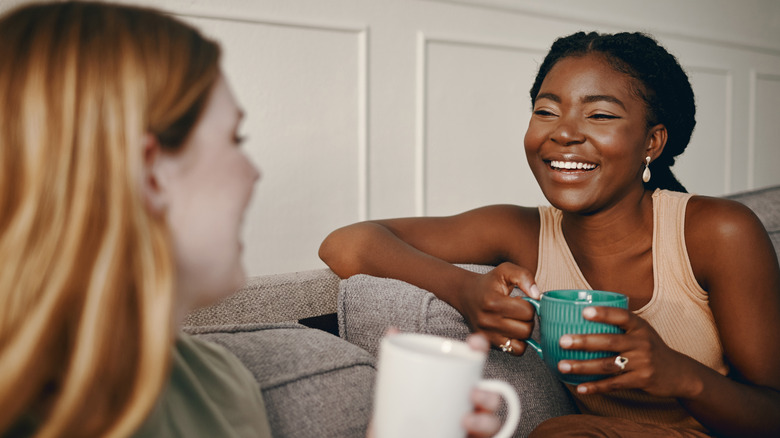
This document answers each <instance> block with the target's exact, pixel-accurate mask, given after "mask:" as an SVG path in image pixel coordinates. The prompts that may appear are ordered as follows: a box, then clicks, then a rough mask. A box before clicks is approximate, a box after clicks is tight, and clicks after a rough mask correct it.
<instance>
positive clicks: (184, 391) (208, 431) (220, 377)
mask: <svg viewBox="0 0 780 438" xmlns="http://www.w3.org/2000/svg"><path fill="white" fill-rule="evenodd" d="M171 368H172V369H171V377H170V379H169V381H168V383H167V385H166V386H165V387H164V388H163V390H162V392H161V394H160V398H159V399H158V401H157V403H156V404H155V406H154V408H153V410H152V412H151V413H150V415H149V417H148V418H147V419H146V420H145V422H144V424H143V425H142V426H141V428H140V429H138V431H137V432H136V433H135V435H134V436H135V437H188V438H189V437H195V438H197V437H209V438H211V437H220V438H232V437H236V438H238V437H252V438H258V437H263V438H265V437H270V436H271V431H270V428H269V425H268V419H267V418H266V411H265V404H264V403H263V396H262V394H261V393H260V388H259V387H258V385H257V382H256V381H255V379H254V377H253V376H252V374H251V373H250V372H249V370H248V369H246V368H245V367H244V365H243V364H242V363H241V362H240V361H239V360H238V358H236V357H235V356H233V354H232V353H230V352H229V351H227V350H226V349H225V348H223V347H221V346H219V345H215V344H212V343H209V342H206V341H203V340H200V339H197V338H195V337H192V336H189V335H187V334H184V333H182V334H180V335H179V338H178V339H177V340H176V344H175V346H174V349H173V363H172V367H171Z"/></svg>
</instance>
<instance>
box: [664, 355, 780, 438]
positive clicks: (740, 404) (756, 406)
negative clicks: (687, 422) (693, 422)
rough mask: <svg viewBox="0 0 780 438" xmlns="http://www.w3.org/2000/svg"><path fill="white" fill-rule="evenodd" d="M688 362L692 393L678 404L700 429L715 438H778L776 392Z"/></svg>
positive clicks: (779, 416) (779, 412) (779, 421)
mask: <svg viewBox="0 0 780 438" xmlns="http://www.w3.org/2000/svg"><path fill="white" fill-rule="evenodd" d="M689 359H690V358H689ZM690 362H692V363H691V364H690V365H691V368H692V369H691V372H692V373H693V375H695V376H696V377H695V379H694V382H692V386H693V388H695V390H694V391H693V393H692V394H690V395H687V396H686V397H681V398H678V400H679V401H680V403H681V404H682V405H683V406H684V407H685V408H686V409H687V410H688V412H690V414H691V415H692V416H693V417H694V418H696V419H697V420H698V421H699V422H700V423H702V425H704V426H705V427H707V428H708V429H709V430H710V431H712V432H714V433H715V434H716V435H718V436H734V437H743V436H771V437H776V436H780V392H778V391H775V390H773V389H770V388H766V387H760V386H755V385H749V384H745V383H741V382H738V381H736V380H734V379H732V378H730V377H727V376H723V375H721V374H719V373H718V372H716V371H715V370H713V369H711V368H708V367H706V366H704V365H702V364H701V363H699V362H696V361H695V360H693V359H690Z"/></svg>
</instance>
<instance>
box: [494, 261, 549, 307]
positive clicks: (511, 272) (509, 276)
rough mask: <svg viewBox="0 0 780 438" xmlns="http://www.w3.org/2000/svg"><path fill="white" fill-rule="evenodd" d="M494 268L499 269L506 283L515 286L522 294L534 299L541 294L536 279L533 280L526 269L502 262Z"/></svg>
mask: <svg viewBox="0 0 780 438" xmlns="http://www.w3.org/2000/svg"><path fill="white" fill-rule="evenodd" d="M496 269H500V273H501V276H502V278H503V279H504V282H505V283H506V284H507V285H512V286H516V287H517V288H519V289H520V290H521V291H523V293H524V294H526V295H527V296H529V297H531V298H533V299H535V300H538V299H539V298H540V297H541V296H542V293H541V291H540V290H539V287H538V286H537V285H536V281H534V276H533V274H532V273H531V271H529V270H528V269H526V268H523V267H520V266H517V265H515V264H513V263H502V264H501V265H499V266H498V267H497V268H496Z"/></svg>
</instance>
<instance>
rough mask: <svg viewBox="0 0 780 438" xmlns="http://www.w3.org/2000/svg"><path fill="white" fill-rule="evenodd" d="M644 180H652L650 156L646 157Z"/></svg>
mask: <svg viewBox="0 0 780 438" xmlns="http://www.w3.org/2000/svg"><path fill="white" fill-rule="evenodd" d="M642 181H644V182H649V181H650V157H649V156H648V157H647V158H645V171H644V172H642Z"/></svg>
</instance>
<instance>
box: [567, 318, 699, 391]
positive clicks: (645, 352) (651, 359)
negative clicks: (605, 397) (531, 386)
mask: <svg viewBox="0 0 780 438" xmlns="http://www.w3.org/2000/svg"><path fill="white" fill-rule="evenodd" d="M582 314H583V316H584V317H585V319H587V320H590V321H594V322H601V323H606V324H612V325H616V326H618V327H620V328H622V329H623V330H625V334H621V335H615V334H604V335H564V336H561V339H560V341H559V342H560V346H561V348H564V349H567V350H585V351H613V352H615V353H617V354H618V355H619V356H621V357H623V358H625V359H627V362H626V363H625V366H624V368H623V369H621V368H620V366H619V365H618V364H617V363H616V361H615V357H614V356H613V357H608V358H603V359H593V360H585V361H571V360H562V361H560V362H559V363H558V370H559V371H561V372H562V373H565V374H610V375H613V376H612V377H608V378H605V379H601V380H598V381H594V382H588V383H582V384H580V385H579V386H577V392H579V393H580V394H597V393H604V392H610V391H615V390H618V389H641V390H643V391H645V392H647V393H648V394H651V395H655V396H659V397H685V396H691V395H693V394H695V393H696V392H697V391H699V390H700V389H699V388H697V387H696V386H697V383H696V382H697V379H693V378H690V376H691V374H690V373H687V372H686V370H689V369H690V367H688V366H687V365H690V364H691V363H692V361H693V360H692V359H690V358H689V357H687V356H685V355H683V354H680V353H678V352H676V351H674V350H672V349H671V348H669V347H668V346H667V345H666V343H664V341H663V340H662V339H661V337H660V336H659V335H658V333H656V331H655V330H654V329H653V328H652V327H651V326H650V324H648V323H647V322H646V321H645V320H644V319H642V318H641V317H639V316H637V315H634V314H633V313H632V312H630V311H628V310H626V309H620V308H615V307H588V308H586V309H585V310H583V312H582Z"/></svg>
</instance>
